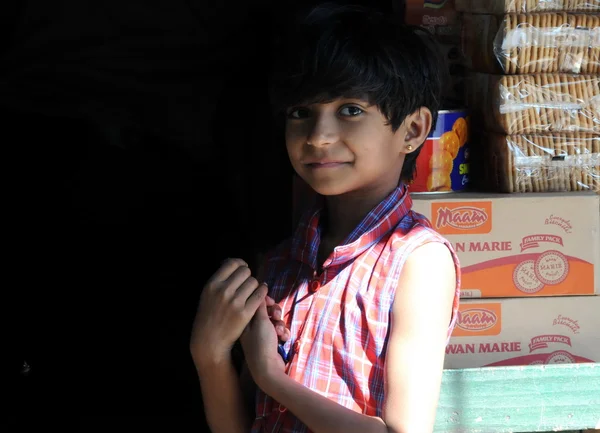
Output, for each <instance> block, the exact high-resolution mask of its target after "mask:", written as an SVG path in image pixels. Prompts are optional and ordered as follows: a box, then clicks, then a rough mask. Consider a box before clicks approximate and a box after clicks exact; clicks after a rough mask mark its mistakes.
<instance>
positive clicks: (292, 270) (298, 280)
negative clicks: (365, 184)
mask: <svg viewBox="0 0 600 433" xmlns="http://www.w3.org/2000/svg"><path fill="white" fill-rule="evenodd" d="M411 206H412V200H411V198H410V195H409V194H408V192H407V189H406V187H405V186H403V185H400V186H399V187H398V188H396V189H395V190H394V191H393V192H392V193H391V194H390V195H389V196H388V197H387V198H386V199H385V200H384V201H382V202H381V203H380V204H379V205H378V206H377V207H376V208H374V209H373V210H372V211H371V212H370V213H369V214H368V215H367V216H366V217H365V219H364V220H363V221H362V222H361V223H360V224H359V225H358V227H357V228H356V229H355V230H354V231H353V232H352V233H351V234H350V235H349V236H348V238H347V239H346V241H345V242H343V244H342V245H341V246H339V247H337V248H335V250H334V252H333V253H332V254H331V256H330V257H329V258H328V259H327V260H326V261H325V263H323V265H322V266H321V267H319V266H318V264H317V252H318V249H319V241H320V226H319V217H320V212H321V211H320V209H317V208H315V209H313V210H312V211H310V212H308V213H307V214H305V216H304V217H303V219H302V220H301V221H300V224H299V226H298V229H297V231H296V232H295V235H294V236H293V237H292V238H291V239H289V240H288V241H286V242H284V243H282V244H281V245H280V246H279V247H278V248H276V249H275V251H274V252H273V253H272V254H271V255H270V256H269V257H268V258H267V261H266V266H265V268H264V271H265V275H263V277H264V278H263V280H264V281H266V282H267V283H268V285H269V292H270V293H269V295H270V296H271V297H273V298H274V299H275V301H276V302H278V303H279V304H280V305H281V306H282V309H283V314H284V320H285V321H286V322H287V326H288V327H289V328H290V331H291V336H292V337H291V338H290V340H289V341H288V342H286V344H285V350H286V352H287V353H288V354H289V355H288V356H289V362H288V364H287V373H288V375H289V376H290V377H292V378H293V379H295V380H296V381H298V382H300V383H302V384H304V385H305V386H307V387H308V388H310V389H312V390H314V391H316V392H318V393H319V394H321V395H323V396H325V397H327V398H329V399H331V400H334V401H336V402H338V403H339V404H341V405H343V406H345V407H347V408H350V409H352V410H354V411H357V412H360V413H363V414H366V415H371V416H381V415H382V408H383V400H384V382H383V377H384V365H385V356H386V344H387V335H388V328H389V326H390V313H391V310H392V305H393V301H394V295H395V291H396V287H397V282H398V279H399V276H400V272H401V270H402V267H403V265H404V263H405V261H406V258H407V257H408V255H409V254H410V253H411V251H413V250H414V249H415V248H417V247H419V246H421V245H424V244H426V243H428V242H441V243H444V244H445V245H446V246H447V247H448V248H449V249H450V251H451V252H452V256H453V258H454V263H455V266H456V275H457V282H456V294H455V298H454V306H453V316H452V317H453V319H452V322H451V324H450V326H449V328H448V338H449V337H450V334H451V332H452V330H453V328H454V325H455V322H456V317H457V314H456V313H457V310H458V303H459V297H460V290H459V289H460V266H459V262H458V258H457V257H456V254H455V253H454V250H453V249H452V247H451V245H450V244H449V243H448V241H447V240H445V239H444V238H443V237H441V236H440V235H439V234H437V233H436V232H435V231H434V230H433V229H432V228H431V225H430V223H429V221H428V220H427V219H426V218H425V217H423V216H422V215H420V214H417V213H415V212H413V211H411ZM265 432H268V433H272V432H282V433H300V432H303V433H304V432H309V430H308V428H307V426H306V425H304V424H303V423H302V422H301V421H300V420H298V419H297V418H296V417H295V416H294V415H293V414H292V413H290V412H289V411H287V410H286V408H283V407H281V406H280V405H279V404H278V403H277V402H276V401H274V400H273V399H272V398H270V397H269V396H267V395H266V394H264V393H263V392H262V391H260V390H259V391H258V392H257V402H256V419H255V421H254V424H253V426H252V433H265Z"/></svg>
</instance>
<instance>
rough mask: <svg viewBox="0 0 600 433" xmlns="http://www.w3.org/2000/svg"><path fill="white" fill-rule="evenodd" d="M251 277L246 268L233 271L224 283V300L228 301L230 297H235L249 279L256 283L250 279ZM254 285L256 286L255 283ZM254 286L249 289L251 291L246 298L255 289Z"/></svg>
mask: <svg viewBox="0 0 600 433" xmlns="http://www.w3.org/2000/svg"><path fill="white" fill-rule="evenodd" d="M251 275H252V272H251V271H250V268H248V267H247V266H240V267H239V268H237V269H236V270H235V271H233V273H232V274H231V275H230V276H229V277H228V278H227V279H226V280H225V281H224V284H225V287H226V289H225V293H224V295H225V297H226V299H230V298H231V297H233V296H236V295H237V293H238V291H239V289H240V287H241V286H242V285H243V284H244V283H246V282H247V281H248V280H249V279H251V280H253V281H254V282H256V279H255V278H252V277H251ZM256 285H258V282H256ZM256 285H255V286H254V287H252V288H251V289H252V290H251V291H250V292H249V293H248V296H250V293H252V291H253V290H254V289H256Z"/></svg>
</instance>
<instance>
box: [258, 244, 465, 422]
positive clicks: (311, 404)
mask: <svg viewBox="0 0 600 433" xmlns="http://www.w3.org/2000/svg"><path fill="white" fill-rule="evenodd" d="M432 264H434V265H435V272H432ZM455 289H456V275H455V269H454V262H453V260H452V257H451V255H450V252H449V250H448V248H447V247H446V246H445V245H443V244H441V243H431V244H427V245H424V246H422V247H420V248H418V249H417V250H416V251H415V252H413V253H412V254H411V255H410V257H409V258H408V259H407V262H406V264H405V266H404V269H403V271H402V275H401V277H400V281H399V286H398V290H397V292H396V298H395V300H394V306H393V314H392V329H391V333H390V340H389V343H388V352H387V358H386V366H385V369H386V371H385V401H384V408H383V417H382V418H378V417H371V416H366V415H362V414H360V413H357V412H354V411H352V410H350V409H347V408H345V407H343V406H341V405H339V404H337V403H336V402H334V401H331V400H329V399H327V398H325V397H323V396H321V395H320V394H318V393H316V392H314V391H312V390H310V389H309V388H307V387H305V386H303V385H302V384H300V383H297V382H295V381H294V380H293V379H291V378H290V377H288V376H287V375H285V374H284V373H283V372H281V371H279V372H277V373H276V374H271V373H268V374H266V375H265V376H264V377H261V378H257V383H258V385H259V386H260V387H261V388H262V389H263V390H264V391H265V392H266V393H267V394H268V395H270V396H272V397H273V398H274V399H275V400H277V401H278V402H280V403H281V404H282V405H283V406H285V407H287V408H288V410H290V411H291V412H292V413H293V414H294V415H296V416H297V417H298V418H299V419H300V420H301V421H302V422H303V423H305V424H306V425H307V426H308V427H309V429H310V430H312V431H314V432H315V433H337V432H340V433H342V432H343V433H365V432H369V433H379V432H381V433H400V432H401V433H413V432H417V433H430V432H431V431H432V429H433V425H434V422H435V413H436V408H437V401H438V398H439V391H440V384H441V377H442V371H443V362H444V355H445V346H446V338H447V330H448V325H449V323H450V319H451V313H452V303H453V300H454V293H455Z"/></svg>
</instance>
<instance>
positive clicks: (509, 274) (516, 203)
mask: <svg viewBox="0 0 600 433" xmlns="http://www.w3.org/2000/svg"><path fill="white" fill-rule="evenodd" d="M412 198H413V210H415V211H416V212H418V213H421V214H423V215H425V216H426V217H427V218H428V219H429V220H430V221H431V223H432V225H433V227H434V229H435V230H437V231H438V232H439V233H440V234H442V235H443V236H445V237H446V238H447V239H448V240H449V241H450V242H451V243H452V245H453V246H454V248H455V250H456V252H457V254H458V257H459V259H460V262H461V271H462V284H461V286H462V287H461V288H462V297H464V298H504V297H529V296H560V295H590V294H595V293H600V195H597V194H594V193H574V192H571V193H543V194H541V193H537V194H536V193H525V194H481V193H470V192H469V193H447V194H413V195H412ZM598 311H600V309H599V310H598ZM599 329H600V328H599Z"/></svg>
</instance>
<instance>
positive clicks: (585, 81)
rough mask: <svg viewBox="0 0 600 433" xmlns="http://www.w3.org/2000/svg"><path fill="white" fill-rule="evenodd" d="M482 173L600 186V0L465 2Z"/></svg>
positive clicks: (575, 187) (535, 184) (536, 183)
mask: <svg viewBox="0 0 600 433" xmlns="http://www.w3.org/2000/svg"><path fill="white" fill-rule="evenodd" d="M457 9H459V10H460V11H461V12H462V21H463V24H464V28H463V41H462V46H463V51H464V54H465V59H466V63H467V65H466V66H467V67H468V68H469V69H470V71H471V72H470V74H469V75H470V79H469V81H470V82H469V86H468V91H467V99H468V104H469V108H470V109H471V110H472V112H473V122H474V125H473V126H474V128H475V129H479V130H480V131H483V132H484V133H483V134H480V138H481V139H480V140H479V141H480V146H481V149H480V150H481V156H482V160H481V165H482V166H485V170H483V171H482V173H483V174H484V176H483V178H482V179H481V181H482V182H483V183H484V185H485V186H486V187H487V188H490V189H493V190H495V191H500V192H549V191H595V192H600V0H457Z"/></svg>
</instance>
